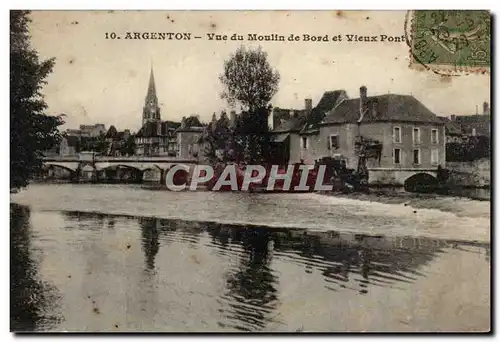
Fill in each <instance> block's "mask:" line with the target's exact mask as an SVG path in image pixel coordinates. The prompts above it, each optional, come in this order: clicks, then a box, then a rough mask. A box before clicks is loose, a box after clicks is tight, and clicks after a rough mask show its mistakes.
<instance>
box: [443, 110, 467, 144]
mask: <svg viewBox="0 0 500 342" xmlns="http://www.w3.org/2000/svg"><path fill="white" fill-rule="evenodd" d="M438 118H439V119H440V120H441V121H443V122H444V127H445V133H446V143H461V142H462V141H463V136H464V133H463V132H462V127H461V126H460V124H458V123H457V122H455V121H452V120H451V119H450V118H447V117H446V116H438Z"/></svg>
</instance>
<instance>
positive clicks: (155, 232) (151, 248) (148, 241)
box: [139, 217, 161, 271]
mask: <svg viewBox="0 0 500 342" xmlns="http://www.w3.org/2000/svg"><path fill="white" fill-rule="evenodd" d="M139 225H140V226H141V235H142V248H143V251H144V255H145V259H146V268H147V269H148V270H150V271H153V270H154V268H155V257H156V255H157V254H158V251H159V250H160V241H159V237H160V233H159V229H160V228H161V222H160V220H157V219H152V218H143V217H141V218H139Z"/></svg>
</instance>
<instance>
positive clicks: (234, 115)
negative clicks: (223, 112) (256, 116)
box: [229, 110, 236, 127]
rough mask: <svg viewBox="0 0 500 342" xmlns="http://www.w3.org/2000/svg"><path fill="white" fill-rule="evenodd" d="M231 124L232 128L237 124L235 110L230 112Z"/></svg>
mask: <svg viewBox="0 0 500 342" xmlns="http://www.w3.org/2000/svg"><path fill="white" fill-rule="evenodd" d="M229 124H230V125H231V127H234V126H235V124H236V111H235V110H232V111H231V112H229Z"/></svg>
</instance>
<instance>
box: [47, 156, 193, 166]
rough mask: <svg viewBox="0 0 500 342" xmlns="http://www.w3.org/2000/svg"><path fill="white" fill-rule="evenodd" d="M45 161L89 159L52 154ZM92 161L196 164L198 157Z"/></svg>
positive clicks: (96, 159) (142, 157) (100, 160)
mask: <svg viewBox="0 0 500 342" xmlns="http://www.w3.org/2000/svg"><path fill="white" fill-rule="evenodd" d="M43 160H44V161H45V162H79V161H88V160H87V159H86V158H84V159H82V158H81V157H80V156H79V155H73V156H52V157H45V158H43ZM91 161H94V162H95V163H97V162H109V163H129V162H130V163H160V162H161V163H186V164H196V163H197V162H198V161H197V160H196V159H186V158H179V157H161V156H154V157H144V156H131V157H111V156H95V157H94V158H93V159H91Z"/></svg>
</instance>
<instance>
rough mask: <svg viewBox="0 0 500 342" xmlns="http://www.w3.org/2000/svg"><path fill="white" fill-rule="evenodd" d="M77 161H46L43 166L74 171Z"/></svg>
mask: <svg viewBox="0 0 500 342" xmlns="http://www.w3.org/2000/svg"><path fill="white" fill-rule="evenodd" d="M78 166H79V163H57V162H48V163H45V164H44V167H47V168H49V167H59V168H62V169H65V170H68V171H70V172H71V173H73V172H76V170H77V169H78Z"/></svg>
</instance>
